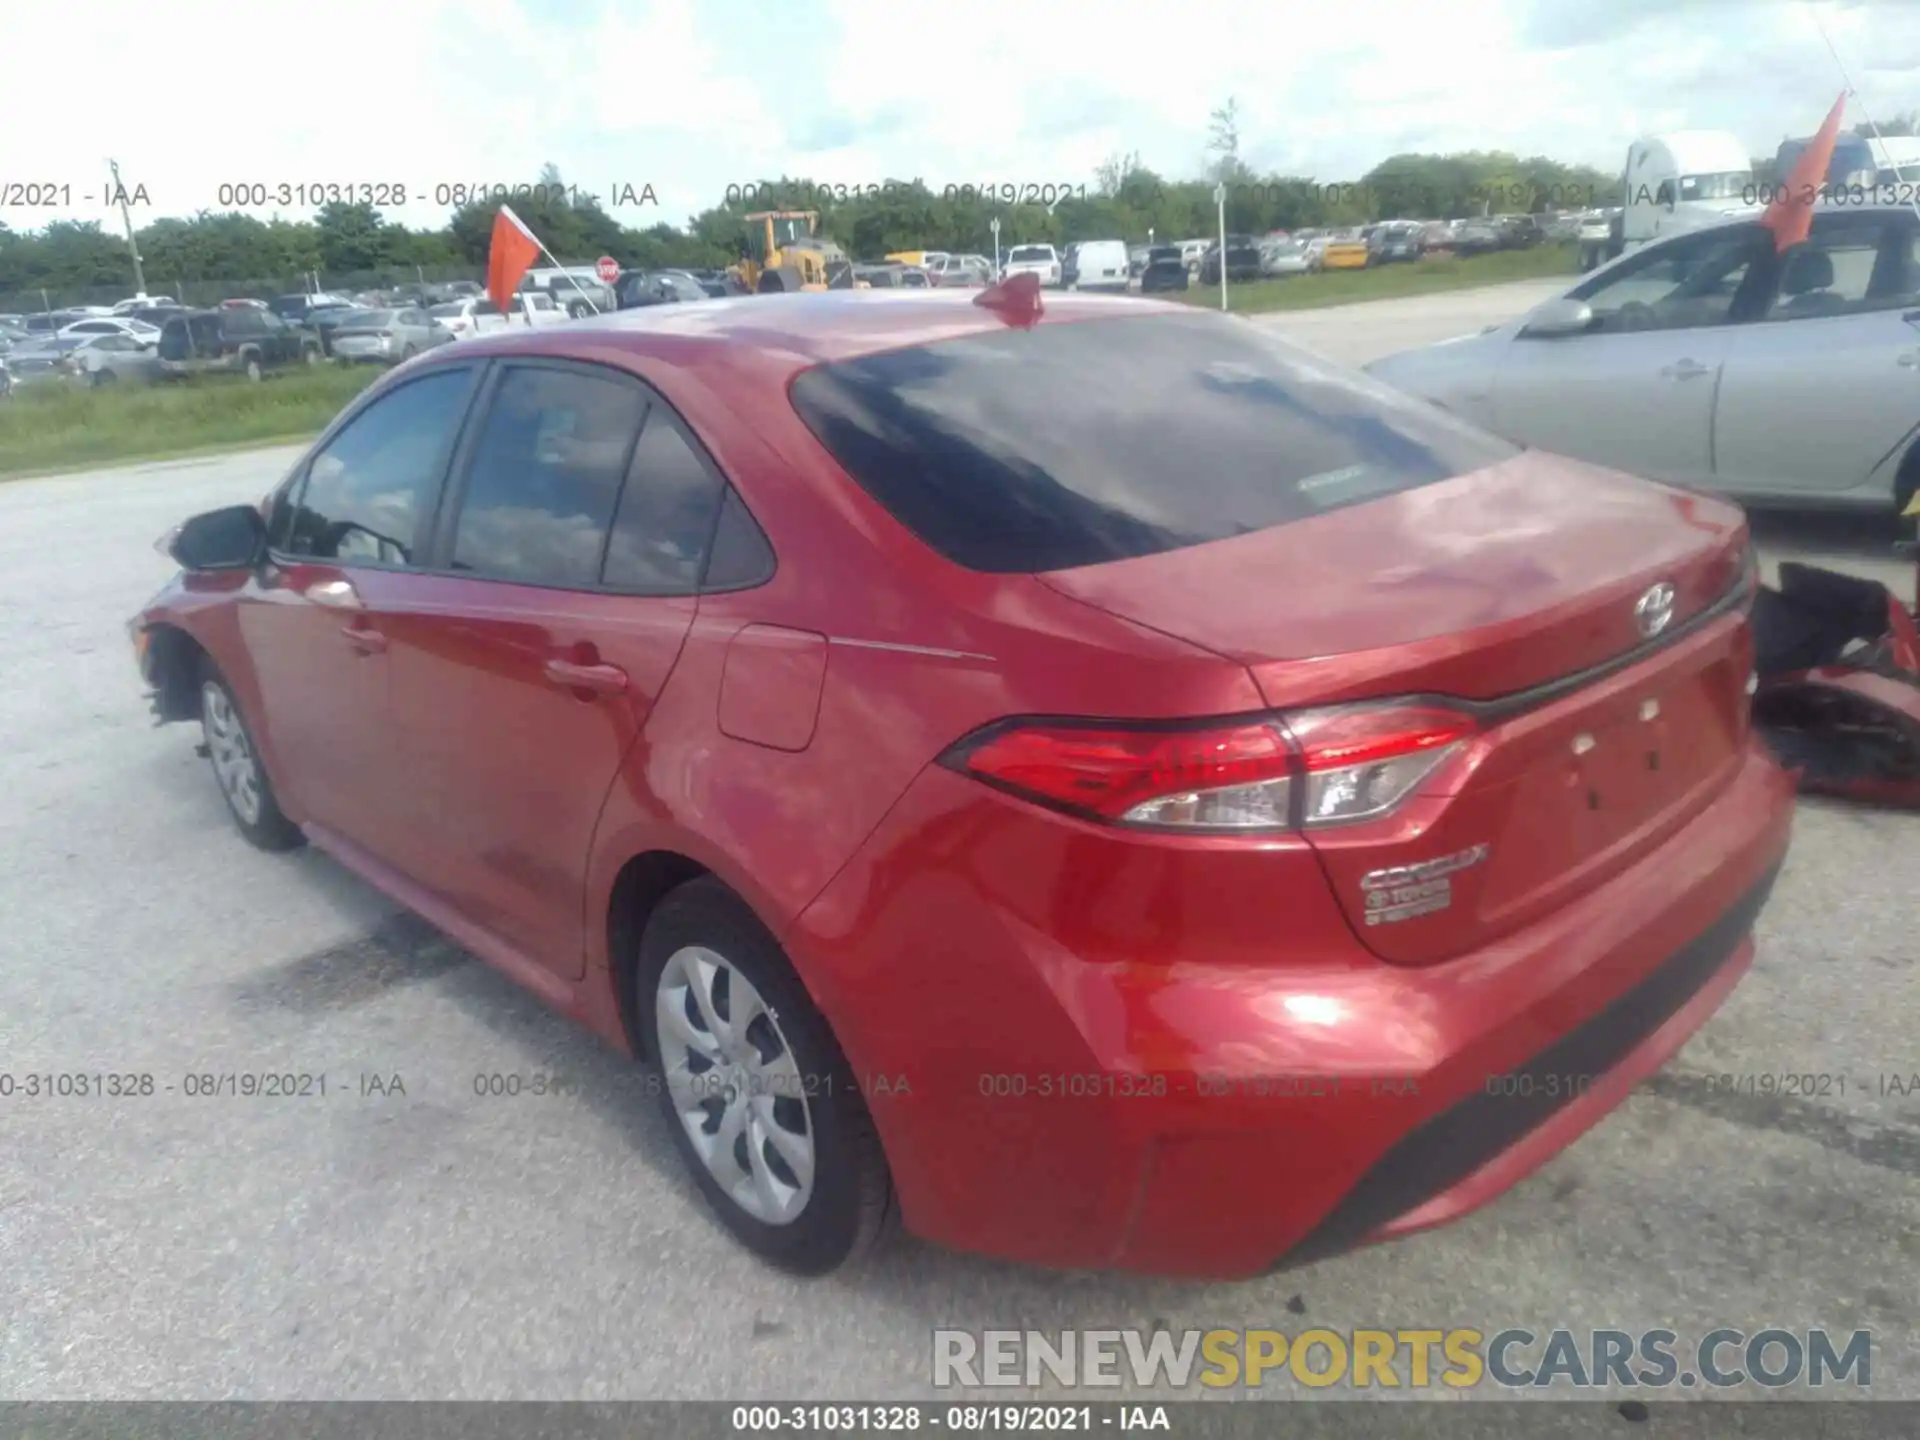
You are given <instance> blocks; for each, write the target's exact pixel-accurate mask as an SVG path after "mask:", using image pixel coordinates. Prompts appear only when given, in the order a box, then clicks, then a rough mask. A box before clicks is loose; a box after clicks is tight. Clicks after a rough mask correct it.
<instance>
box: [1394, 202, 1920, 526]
mask: <svg viewBox="0 0 1920 1440" xmlns="http://www.w3.org/2000/svg"><path fill="white" fill-rule="evenodd" d="M1915 254H1920V217H1916V216H1915V215H1914V213H1913V211H1912V210H1911V209H1910V208H1908V207H1905V206H1863V207H1859V208H1855V207H1853V206H1847V207H1845V208H1844V209H1839V208H1835V209H1824V208H1823V209H1822V210H1821V211H1820V212H1818V213H1816V215H1815V216H1814V218H1813V226H1812V233H1811V235H1810V237H1809V239H1808V241H1807V243H1805V244H1803V245H1799V246H1796V247H1794V248H1793V249H1792V250H1790V251H1788V252H1787V253H1786V255H1785V256H1784V257H1782V256H1776V255H1775V254H1774V249H1773V238H1772V234H1771V232H1770V231H1767V230H1763V229H1762V228H1761V227H1760V226H1759V225H1758V224H1757V223H1755V222H1753V221H1750V220H1748V221H1736V222H1730V223H1724V224H1720V225H1715V226H1708V227H1700V228H1696V229H1692V230H1688V231H1683V232H1682V233H1680V234H1677V235H1674V236H1671V237H1668V238H1665V239H1661V240H1656V241H1652V242H1649V243H1648V244H1646V245H1644V246H1641V247H1640V248H1637V249H1635V250H1632V251H1629V252H1628V253H1627V254H1626V255H1624V256H1623V257H1621V258H1620V259H1618V260H1615V261H1614V262H1612V263H1611V264H1609V265H1607V266H1604V267H1603V268H1601V269H1600V270H1597V271H1595V272H1594V273H1593V274H1591V275H1589V276H1586V277H1585V278H1583V279H1582V280H1581V281H1580V282H1579V283H1578V284H1576V285H1573V286H1572V287H1570V288H1569V289H1568V290H1567V291H1566V293H1565V294H1564V295H1563V296H1561V297H1559V298H1557V299H1554V300H1549V301H1547V302H1546V303H1545V304H1543V305H1541V306H1539V307H1538V308H1536V309H1535V310H1533V311H1531V312H1529V313H1528V314H1527V315H1525V316H1523V317H1521V318H1520V319H1519V320H1517V321H1514V322H1512V323H1510V324H1506V325H1501V326H1497V327H1494V328H1492V329H1489V330H1488V331H1486V332H1484V333H1482V334H1479V335H1474V336H1470V337H1465V338H1462V339H1459V340H1452V341H1447V342H1445V343H1443V344H1440V345H1436V346H1432V347H1428V348H1426V349H1421V350H1412V351H1407V352H1404V353H1402V354H1399V355H1394V356H1389V357H1387V358H1385V359H1382V360H1379V361H1376V362H1374V363H1373V364H1372V365H1370V366H1369V367H1368V369H1369V370H1370V371H1371V372H1372V373H1373V374H1374V375H1376V376H1377V377H1379V378H1381V379H1383V380H1386V381H1388V382H1389V383H1391V384H1394V385H1397V386H1399V387H1401V388H1402V389H1404V390H1408V391H1411V392H1412V393H1414V394H1416V395H1420V396H1422V397H1424V398H1426V399H1429V400H1432V401H1435V402H1437V403H1438V404H1440V405H1443V406H1445V407H1446V408H1447V409H1449V410H1451V411H1454V412H1455V413H1457V414H1459V415H1460V416H1462V417H1464V418H1465V419H1468V420H1470V421H1473V422H1474V423H1477V424H1482V425H1485V426H1487V427H1488V428H1490V429H1492V430H1494V431H1497V432H1498V433H1500V434H1502V435H1505V436H1507V437H1508V438H1510V439H1512V440H1515V441H1517V442H1519V443H1521V444H1525V445H1531V446H1536V447H1538V448H1540V449H1542V450H1548V451H1557V452H1559V453H1562V454H1566V455H1572V456H1575V457H1578V458H1580V459H1583V460H1587V461H1591V462H1593V463H1596V464H1600V465H1606V466H1610V467H1613V468H1616V469H1620V470H1627V471H1631V472H1633V473H1636V474H1642V475H1650V476H1653V477H1656V478H1659V479H1663V480H1670V481H1674V482H1677V483H1681V484H1686V485H1692V486H1697V487H1700V488H1704V489H1710V490H1718V491H1723V492H1725V493H1727V494H1729V495H1734V496H1737V497H1739V498H1740V499H1741V500H1743V501H1745V502H1746V503H1747V504H1749V505H1756V506H1758V505H1767V504H1775V505H1794V506H1808V505H1819V506H1840V507H1848V508H1861V509H1868V510H1890V509H1896V508H1904V506H1905V505H1906V504H1907V502H1908V501H1909V500H1910V499H1911V498H1912V496H1913V495H1914V493H1915V489H1916V485H1917V484H1920V448H1916V447H1915V446H1914V444H1913V443H1912V442H1913V410H1914V406H1913V393H1914V392H1913V386H1914V383H1915V376H1914V371H1915V366H1916V360H1917V359H1920V318H1916V317H1915V315H1914V312H1915V311H1916V309H1920V268H1917V267H1915V266H1914V265H1913V263H1912V258H1911V257H1912V256H1913V255H1915Z"/></svg>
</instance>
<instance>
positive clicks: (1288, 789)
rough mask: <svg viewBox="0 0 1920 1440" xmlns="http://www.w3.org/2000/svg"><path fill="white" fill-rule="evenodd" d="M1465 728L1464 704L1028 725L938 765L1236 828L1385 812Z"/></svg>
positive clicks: (1448, 751) (1056, 802)
mask: <svg viewBox="0 0 1920 1440" xmlns="http://www.w3.org/2000/svg"><path fill="white" fill-rule="evenodd" d="M1474 729H1475V722H1474V720H1473V717H1472V716H1471V715H1469V714H1467V713H1466V712H1464V711H1461V710H1455V709H1451V708H1449V707H1446V706H1444V705H1432V704H1405V703H1397V704H1385V705H1377V704H1376V705H1351V706H1338V707H1333V708H1329V709H1325V710H1305V711H1298V712H1295V713H1293V714H1290V715H1286V716H1282V717H1275V718H1274V719H1271V720H1256V721H1247V722H1242V723H1237V724H1234V723H1223V724H1220V725H1213V726H1204V727H1198V728H1193V729H1181V730H1145V729H1141V730H1128V729H1121V728H1117V727H1115V728H1106V727H1096V726H1091V725H1085V726H1076V725H1063V724H1057V723H1046V722H1035V723H1032V724H1016V725H1011V726H1007V727H1004V728H1001V729H999V730H996V731H992V732H989V733H987V734H986V735H985V736H984V737H983V738H978V739H974V740H970V741H965V742H962V743H961V744H960V745H958V746H956V747H955V748H954V749H953V750H952V751H950V752H949V753H948V754H947V755H946V756H945V757H943V763H945V764H946V765H947V766H948V767H949V768H951V769H955V770H959V771H961V772H962V773H964V774H968V775H972V776H974V777H975V778H976V779H979V780H984V781H986V782H987V783H988V784H991V785H994V786H996V787H998V788H999V789H1002V790H1006V791H1008V792H1010V793H1012V794H1015V795H1019V796H1021V797H1023V798H1025V799H1028V800H1033V801H1035V802H1037V803H1039V804H1042V805H1048V806H1051V807H1053V808H1054V809H1058V810H1065V811H1068V812H1070V813H1073V814H1078V815H1081V816H1084V817H1085V818H1087V819H1091V820H1104V821H1107V822H1108V823H1111V824H1118V825H1129V826H1141V827H1146V828H1151V829H1176V830H1189V831H1202V832H1215V833H1246V832H1250V831H1273V830H1287V829H1294V828H1300V827H1308V828H1310V827H1313V826H1318V825H1335V824H1341V823H1344V822H1347V821H1352V820H1367V819H1373V818H1376V817H1378V816H1381V815H1384V814H1386V813H1387V812H1388V811H1390V810H1392V809H1393V808H1394V807H1395V806H1397V805H1398V804H1400V802H1401V801H1403V800H1405V799H1406V798H1407V797H1408V796H1409V795H1411V794H1413V793H1414V791H1415V790H1416V789H1417V788H1418V787H1419V786H1420V784H1421V782H1422V781H1424V780H1425V779H1426V778H1427V777H1428V776H1430V775H1431V774H1433V772H1434V771H1435V770H1436V769H1438V768H1439V766H1440V765H1441V763H1442V762H1443V761H1444V760H1446V759H1447V757H1448V756H1450V755H1452V754H1454V753H1455V752H1456V750H1457V749H1458V747H1459V745H1460V743H1461V742H1462V741H1464V740H1465V739H1466V738H1467V737H1468V736H1469V735H1471V734H1472V733H1473V731H1474Z"/></svg>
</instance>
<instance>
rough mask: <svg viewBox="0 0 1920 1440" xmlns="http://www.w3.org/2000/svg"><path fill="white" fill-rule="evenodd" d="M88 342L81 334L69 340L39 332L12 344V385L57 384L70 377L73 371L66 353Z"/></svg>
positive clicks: (8, 357)
mask: <svg viewBox="0 0 1920 1440" xmlns="http://www.w3.org/2000/svg"><path fill="white" fill-rule="evenodd" d="M86 343H87V342H86V340H85V339H84V338H82V337H80V336H78V335H76V336H73V337H71V338H69V339H60V338H57V337H54V336H46V335H40V336H35V337H33V338H32V339H30V340H22V341H20V342H18V343H17V344H15V345H12V346H10V347H9V348H8V350H7V354H6V365H7V376H8V382H9V386H10V388H12V389H15V390H23V389H27V388H29V387H32V386H38V385H57V384H59V383H61V382H62V381H65V380H68V379H71V378H72V372H71V371H70V370H68V369H67V366H66V359H67V356H69V355H71V354H72V353H73V352H74V351H75V350H78V349H79V348H80V347H81V346H82V345H84V344H86Z"/></svg>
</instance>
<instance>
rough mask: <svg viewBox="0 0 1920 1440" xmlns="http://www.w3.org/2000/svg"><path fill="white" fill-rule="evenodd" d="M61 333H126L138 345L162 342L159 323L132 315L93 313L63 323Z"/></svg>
mask: <svg viewBox="0 0 1920 1440" xmlns="http://www.w3.org/2000/svg"><path fill="white" fill-rule="evenodd" d="M59 333H60V336H61V338H62V339H71V338H74V337H76V336H84V335H124V336H126V338H127V339H129V340H131V341H133V342H134V343H135V344H136V345H147V346H153V345H158V344H159V343H160V327H159V326H158V325H154V324H151V323H150V322H148V321H145V320H135V319H134V318H132V317H131V316H117V315H116V316H112V317H102V316H98V315H93V316H89V317H88V318H87V319H85V320H76V321H74V322H73V323H72V324H71V325H62V326H61V327H60V331H59Z"/></svg>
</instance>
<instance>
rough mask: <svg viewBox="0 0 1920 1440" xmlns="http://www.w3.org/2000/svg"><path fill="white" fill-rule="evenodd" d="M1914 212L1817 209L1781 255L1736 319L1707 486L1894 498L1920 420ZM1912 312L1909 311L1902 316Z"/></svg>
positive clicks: (1812, 496)
mask: <svg viewBox="0 0 1920 1440" xmlns="http://www.w3.org/2000/svg"><path fill="white" fill-rule="evenodd" d="M1916 249H1920V222H1917V221H1916V220H1915V217H1914V216H1913V214H1912V213H1911V212H1910V211H1905V210H1898V211H1896V210H1873V211H1854V212H1851V213H1848V212H1840V213H1835V214H1827V215H1821V216H1819V217H1817V218H1816V219H1815V221H1814V226H1813V233H1812V235H1811V236H1810V237H1809V238H1808V241H1807V243H1806V244H1804V245H1800V246H1797V247H1795V248H1794V249H1793V250H1790V251H1788V252H1787V254H1786V255H1785V256H1783V257H1781V261H1780V263H1779V264H1778V266H1777V267H1776V271H1777V274H1776V282H1775V285H1774V287H1773V288H1772V293H1771V294H1770V295H1769V297H1768V301H1769V303H1768V304H1767V306H1766V308H1765V310H1764V313H1763V314H1762V315H1760V316H1759V317H1758V318H1756V319H1755V320H1754V321H1752V322H1751V323H1749V324H1746V325H1741V326H1738V327H1736V330H1735V332H1734V333H1735V339H1734V342H1733V346H1732V349H1731V350H1730V352H1729V354H1728V356H1727V365H1726V372H1725V374H1724V375H1723V376H1722V377H1721V381H1720V395H1719V402H1718V405H1717V407H1716V409H1715V413H1714V425H1713V433H1714V472H1715V476H1716V480H1715V484H1716V487H1717V488H1719V489H1722V490H1726V491H1728V492H1729V493H1731V494H1736V495H1753V496H1773V497H1779V498H1782V499H1794V498H1800V499H1809V500H1816V501H1817V500H1822V499H1830V498H1834V497H1836V496H1841V495H1845V494H1846V493H1847V492H1849V491H1862V492H1865V493H1870V494H1875V495H1876V496H1878V497H1883V498H1886V499H1887V500H1889V501H1891V499H1892V485H1893V471H1894V469H1895V466H1894V465H1893V464H1892V463H1890V462H1891V461H1893V460H1894V459H1895V458H1896V457H1897V455H1898V454H1899V452H1901V451H1903V450H1904V449H1905V448H1906V441H1907V438H1908V436H1909V435H1910V434H1911V433H1912V432H1913V429H1914V427H1915V424H1916V422H1920V254H1916V253H1915V252H1916ZM1909 316H1912V317H1913V318H1912V319H1909V318H1908V317H1909Z"/></svg>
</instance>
